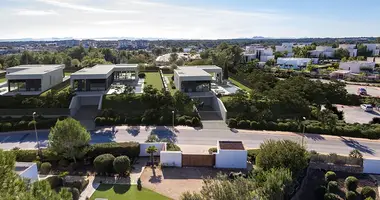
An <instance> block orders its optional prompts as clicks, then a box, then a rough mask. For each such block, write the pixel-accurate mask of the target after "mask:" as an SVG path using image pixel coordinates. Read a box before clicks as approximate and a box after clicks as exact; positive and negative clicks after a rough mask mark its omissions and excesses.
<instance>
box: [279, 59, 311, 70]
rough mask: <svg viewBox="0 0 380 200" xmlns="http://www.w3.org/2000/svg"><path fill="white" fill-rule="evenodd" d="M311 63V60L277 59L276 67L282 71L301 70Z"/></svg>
mask: <svg viewBox="0 0 380 200" xmlns="http://www.w3.org/2000/svg"><path fill="white" fill-rule="evenodd" d="M311 62H312V59H311V58H277V65H279V66H280V68H282V69H302V68H306V66H307V65H308V64H309V63H311Z"/></svg>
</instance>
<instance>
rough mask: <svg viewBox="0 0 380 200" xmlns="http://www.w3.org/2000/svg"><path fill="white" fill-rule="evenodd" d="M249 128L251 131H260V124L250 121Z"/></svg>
mask: <svg viewBox="0 0 380 200" xmlns="http://www.w3.org/2000/svg"><path fill="white" fill-rule="evenodd" d="M249 126H250V128H251V129H253V130H259V129H261V126H260V123H259V122H256V121H251V123H250V124H249Z"/></svg>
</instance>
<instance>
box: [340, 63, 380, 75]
mask: <svg viewBox="0 0 380 200" xmlns="http://www.w3.org/2000/svg"><path fill="white" fill-rule="evenodd" d="M360 67H372V69H374V68H375V63H374V62H365V61H362V62H341V63H340V64H339V68H340V69H343V70H348V71H350V72H351V73H360Z"/></svg>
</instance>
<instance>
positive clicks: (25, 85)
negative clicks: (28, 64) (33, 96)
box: [8, 79, 41, 92]
mask: <svg viewBox="0 0 380 200" xmlns="http://www.w3.org/2000/svg"><path fill="white" fill-rule="evenodd" d="M8 90H9V92H25V91H41V79H27V80H8Z"/></svg>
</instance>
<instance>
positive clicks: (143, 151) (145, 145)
mask: <svg viewBox="0 0 380 200" xmlns="http://www.w3.org/2000/svg"><path fill="white" fill-rule="evenodd" d="M150 146H155V147H156V148H157V152H156V153H154V154H153V155H154V156H159V155H160V152H161V151H165V149H166V148H165V147H166V143H165V142H159V143H140V156H150V155H149V154H148V153H147V152H146V149H147V148H148V147H150Z"/></svg>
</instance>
